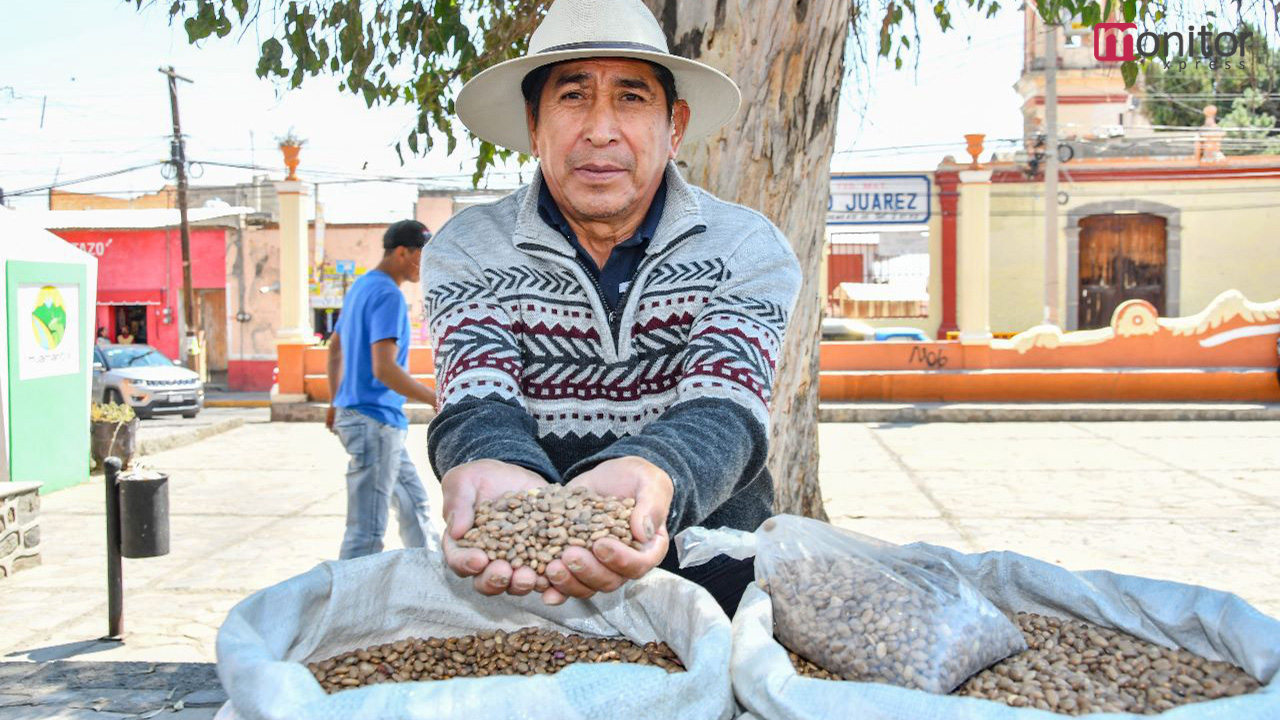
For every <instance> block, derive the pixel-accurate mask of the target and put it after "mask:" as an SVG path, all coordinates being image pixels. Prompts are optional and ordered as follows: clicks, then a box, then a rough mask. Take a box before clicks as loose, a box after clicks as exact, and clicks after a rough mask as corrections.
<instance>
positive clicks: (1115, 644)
mask: <svg viewBox="0 0 1280 720" xmlns="http://www.w3.org/2000/svg"><path fill="white" fill-rule="evenodd" d="M1014 620H1015V621H1016V622H1017V623H1018V626H1019V627H1020V628H1021V629H1022V633H1023V635H1025V636H1026V638H1027V645H1028V646H1030V648H1031V649H1030V650H1028V651H1027V652H1025V653H1023V654H1021V655H1018V656H1016V657H1012V658H1009V659H1008V660H1006V661H1004V662H1002V663H999V664H998V665H996V666H994V667H992V668H990V669H988V670H984V671H983V672H981V673H978V674H977V675H976V676H974V677H972V678H970V679H969V680H968V681H967V682H966V683H965V684H964V685H963V686H961V687H960V689H959V690H957V691H956V694H958V695H965V696H968V697H980V698H986V699H988V700H998V701H1000V702H1003V703H1005V704H1008V705H1012V706H1014V707H1036V708H1040V709H1041V710H1052V711H1054V712H1059V713H1063V714H1066V715H1084V714H1087V713H1091V712H1127V713H1134V714H1139V715H1154V714H1156V713H1161V712H1164V711H1166V710H1170V709H1172V708H1175V707H1177V706H1179V705H1187V704H1189V703H1194V702H1202V701H1204V700H1215V699H1217V698H1222V697H1232V696H1235V695H1244V694H1247V693H1251V692H1254V691H1256V690H1257V689H1258V687H1259V684H1258V681H1256V680H1254V679H1253V678H1252V677H1250V676H1249V675H1248V674H1247V673H1245V672H1244V671H1243V670H1241V669H1240V668H1238V667H1236V666H1234V665H1232V664H1230V663H1226V662H1218V661H1212V660H1205V659H1204V658H1202V657H1200V656H1198V655H1195V654H1192V653H1190V652H1187V651H1186V650H1181V649H1170V648H1165V647H1161V646H1159V645H1155V644H1153V643H1149V642H1145V641H1143V640H1139V639H1138V638H1135V637H1133V636H1132V635H1127V634H1125V633H1122V632H1119V631H1117V630H1111V629H1109V628H1103V627H1098V626H1096V625H1091V624H1089V623H1086V622H1080V621H1075V620H1061V619H1059V618H1055V617H1048V616H1041V615H1036V614H1032V613H1019V614H1018V615H1017V616H1016V617H1015V618H1014Z"/></svg>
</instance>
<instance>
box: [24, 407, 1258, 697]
mask: <svg viewBox="0 0 1280 720" xmlns="http://www.w3.org/2000/svg"><path fill="white" fill-rule="evenodd" d="M425 438H426V428H425V427H423V426H413V427H412V428H411V429H410V436H409V442H410V447H411V452H412V454H413V455H414V458H415V460H416V461H417V463H418V467H419V469H420V472H422V473H423V474H425V475H428V476H429V475H430V471H429V469H428V465H427V463H426V457H425V455H426V450H425ZM821 442H822V453H823V455H822V484H823V494H824V497H825V499H826V505H827V511H828V513H829V514H830V516H831V519H832V521H833V522H835V523H836V524H838V525H840V526H842V527H848V528H850V529H853V530H857V531H859V532H863V533H867V534H870V535H874V536H877V537H880V538H883V539H886V540H891V541H894V542H909V541H915V540H923V541H927V542H933V543H938V544H942V545H948V546H950V547H954V548H957V549H960V550H966V551H980V550H997V549H1012V550H1016V551H1018V552H1022V553H1025V554H1028V555H1031V556H1034V557H1038V558H1041V559H1044V560H1047V561H1051V562H1056V563H1059V564H1061V565H1063V566H1065V567H1068V568H1071V569H1077V570H1083V569H1090V568H1106V569H1109V570H1114V571H1117V572H1124V573H1132V574H1139V575H1144V576H1149V577H1158V578H1165V579H1171V580H1178V581H1182V582H1189V583H1195V584H1200V585H1206V586H1209V587H1214V588H1219V589H1225V590H1231V591H1233V592H1236V593H1238V594H1240V595H1241V596H1242V597H1244V598H1245V599H1246V600H1248V601H1249V602H1251V603H1253V604H1254V605H1256V606H1257V607H1258V608H1259V609H1261V610H1262V611H1264V612H1266V613H1268V614H1271V615H1280V576H1277V575H1276V573H1274V572H1273V571H1272V570H1269V569H1268V568H1269V567H1270V564H1269V555H1270V548H1273V547H1276V546H1277V544H1280V523H1277V522H1276V521H1275V518H1276V516H1277V511H1280V423H1277V422H1236V423H1231V422H1181V423H1179V422H1169V423H1163V422H1148V423H1115V422H1111V423H1107V422H1102V423H981V424H943V423H937V424H920V425H901V424H896V425H895V424H824V425H823V426H822V428H821ZM345 458H346V456H345V454H344V453H343V451H342V448H341V446H340V445H339V443H338V441H337V439H336V438H334V437H333V436H332V435H330V434H328V433H326V432H325V430H324V429H323V428H322V427H320V426H318V425H314V424H304V423H269V424H268V423H262V424H250V425H246V426H244V427H240V428H237V429H235V430H232V431H230V432H227V433H224V434H221V435H218V436H216V437H212V438H209V439H206V440H202V441H200V442H198V443H196V444H194V445H189V446H186V447H182V448H177V449H174V450H171V451H167V452H164V453H159V454H156V455H152V456H148V457H147V458H146V460H147V462H148V463H149V464H151V465H153V466H155V467H158V468H161V469H164V470H166V471H168V472H169V473H170V474H171V476H172V480H171V489H170V494H171V498H170V501H171V512H172V520H171V532H172V541H171V552H170V554H169V555H167V556H165V557H161V558H151V559H145V560H126V561H125V568H124V577H125V631H126V636H125V642H124V643H109V642H103V641H99V640H97V638H99V637H100V636H102V635H104V634H105V633H106V630H107V610H106V593H105V585H106V577H105V560H104V543H105V540H104V537H105V526H104V523H103V517H102V504H103V487H102V480H101V477H98V478H95V481H94V482H92V483H90V484H88V485H83V486H79V487H76V488H71V489H68V490H64V491H61V492H58V493H54V494H52V495H49V496H46V497H45V498H44V499H43V509H42V533H43V551H44V558H43V559H44V564H43V565H42V566H41V567H38V568H35V569H31V570H26V571H23V572H20V573H18V574H16V575H15V576H13V577H12V578H9V579H7V580H5V581H2V582H0V603H3V606H4V608H5V611H6V612H5V617H6V627H5V632H4V633H0V718H4V719H5V720H8V719H9V718H20V719H24V720H25V718H50V717H57V718H95V719H96V720H109V719H113V718H125V717H130V718H133V717H150V716H158V717H161V718H164V719H166V720H167V718H209V717H212V715H213V711H214V710H213V709H214V708H215V707H216V705H217V703H218V702H219V701H220V699H221V697H222V696H221V690H220V689H219V688H218V684H217V680H216V676H215V675H214V673H213V665H212V662H213V660H214V638H215V635H216V632H217V628H218V626H219V625H220V624H221V622H222V620H223V618H225V616H226V613H227V611H228V610H229V609H230V608H231V606H232V605H234V604H235V603H236V602H238V601H239V600H241V599H243V598H244V597H245V596H246V595H248V594H250V593H252V592H254V591H256V590H258V589H260V588H262V587H265V586H267V585H270V584H273V583H276V582H279V581H281V580H284V579H286V578H288V577H291V576H293V575H296V574H298V573H301V572H304V571H306V570H308V569H310V568H311V567H313V566H314V565H315V564H316V563H318V562H320V561H323V560H326V559H331V558H333V557H335V556H336V554H337V549H338V544H339V542H340V539H341V536H342V529H343V524H344V512H345V503H346V499H345V489H344V486H343V482H342V474H343V468H344V466H345V461H346V460H345ZM426 479H427V482H426V485H427V488H428V490H429V492H430V493H431V495H432V503H433V508H434V509H436V510H437V511H438V508H439V507H440V498H439V492H438V485H437V484H436V483H435V482H434V481H431V480H430V478H429V477H428V478H426ZM395 535H396V533H395V532H394V531H392V532H389V533H388V536H387V546H388V548H392V547H397V546H398V542H397V540H396V538H395ZM192 693H196V694H195V695H193V694H192ZM175 708H178V711H177V712H176V713H175V712H174V710H175ZM157 713H163V714H157Z"/></svg>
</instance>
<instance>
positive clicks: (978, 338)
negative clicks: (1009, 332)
mask: <svg viewBox="0 0 1280 720" xmlns="http://www.w3.org/2000/svg"><path fill="white" fill-rule="evenodd" d="M958 205H959V209H958V215H959V218H958V221H959V222H958V223H957V225H958V227H957V230H958V232H957V237H956V245H957V247H956V255H957V257H956V265H957V273H956V274H957V283H956V284H957V286H958V287H957V293H956V295H957V297H956V305H957V308H956V310H957V312H956V317H957V321H958V322H957V324H958V325H959V326H960V342H961V343H962V344H964V345H989V344H990V343H991V171H990V170H961V171H960V201H959V203H958Z"/></svg>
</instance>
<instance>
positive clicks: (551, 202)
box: [538, 177, 667, 311]
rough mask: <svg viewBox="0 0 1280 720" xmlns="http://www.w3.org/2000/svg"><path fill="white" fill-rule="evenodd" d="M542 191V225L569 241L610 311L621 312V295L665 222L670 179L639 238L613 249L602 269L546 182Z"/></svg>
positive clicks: (664, 182) (638, 230) (638, 232)
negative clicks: (664, 213) (579, 238)
mask: <svg viewBox="0 0 1280 720" xmlns="http://www.w3.org/2000/svg"><path fill="white" fill-rule="evenodd" d="M540 187H541V190H540V192H539V193H538V214H539V215H540V216H542V221H543V222H545V223H546V224H548V225H550V226H551V228H552V229H553V230H555V231H556V232H558V233H560V234H561V235H563V236H564V239H565V240H568V241H569V244H570V245H572V246H573V249H574V251H575V252H576V253H577V254H578V262H579V264H581V265H582V266H583V267H584V268H586V269H587V272H589V273H591V277H592V278H594V279H595V281H596V282H597V283H599V285H600V289H601V290H602V291H603V292H604V301H605V303H606V304H607V305H608V306H609V310H611V311H613V310H618V309H619V308H618V303H619V302H620V301H621V299H622V294H623V293H625V292H626V291H627V288H628V287H630V285H631V281H632V280H633V279H634V278H635V276H636V270H637V269H638V268H639V267H640V261H641V260H643V259H644V254H645V250H647V249H648V247H649V241H650V240H652V239H653V234H654V233H655V232H657V230H658V222H659V221H661V220H662V206H663V205H666V203H667V179H666V178H665V177H664V178H663V179H662V184H661V185H659V186H658V192H657V193H656V194H654V196H653V203H652V204H651V205H649V211H648V212H647V213H645V216H644V220H643V221H641V223H640V227H638V228H636V234H635V235H632V236H631V237H629V238H627V239H626V240H623V241H622V242H620V243H618V244H617V245H614V246H613V252H611V253H609V259H608V260H606V261H605V263H604V267H603V268H601V267H598V266H597V265H596V261H595V258H592V257H591V253H589V252H587V249H586V248H585V247H583V246H582V243H580V242H578V236H577V235H575V234H574V232H573V228H571V227H569V221H568V220H565V217H564V213H562V212H560V208H559V207H558V206H557V205H556V201H555V198H553V197H551V191H550V190H548V189H547V183H546V181H543V182H542V184H541V186H540Z"/></svg>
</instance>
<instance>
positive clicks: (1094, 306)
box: [1078, 214, 1166, 330]
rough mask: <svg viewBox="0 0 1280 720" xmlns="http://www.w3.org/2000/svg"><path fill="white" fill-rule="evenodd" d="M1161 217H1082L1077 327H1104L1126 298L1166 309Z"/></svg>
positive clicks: (1162, 222)
mask: <svg viewBox="0 0 1280 720" xmlns="http://www.w3.org/2000/svg"><path fill="white" fill-rule="evenodd" d="M1165 229H1166V228H1165V219H1164V218H1162V217H1158V216H1156V215H1146V214H1133V215H1093V216H1090V217H1086V218H1083V219H1081V220H1080V286H1079V289H1078V292H1079V299H1080V306H1079V315H1078V320H1079V324H1078V327H1079V329H1081V330H1090V329H1093V328H1099V327H1106V326H1108V325H1110V324H1111V314H1112V313H1113V312H1115V309H1116V307H1117V306H1119V305H1120V303H1122V302H1124V301H1125V300H1133V299H1141V300H1146V301H1148V302H1150V303H1151V304H1152V305H1155V306H1156V312H1158V313H1159V314H1161V315H1163V314H1164V308H1165V261H1166V246H1165V237H1166V235H1165Z"/></svg>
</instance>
